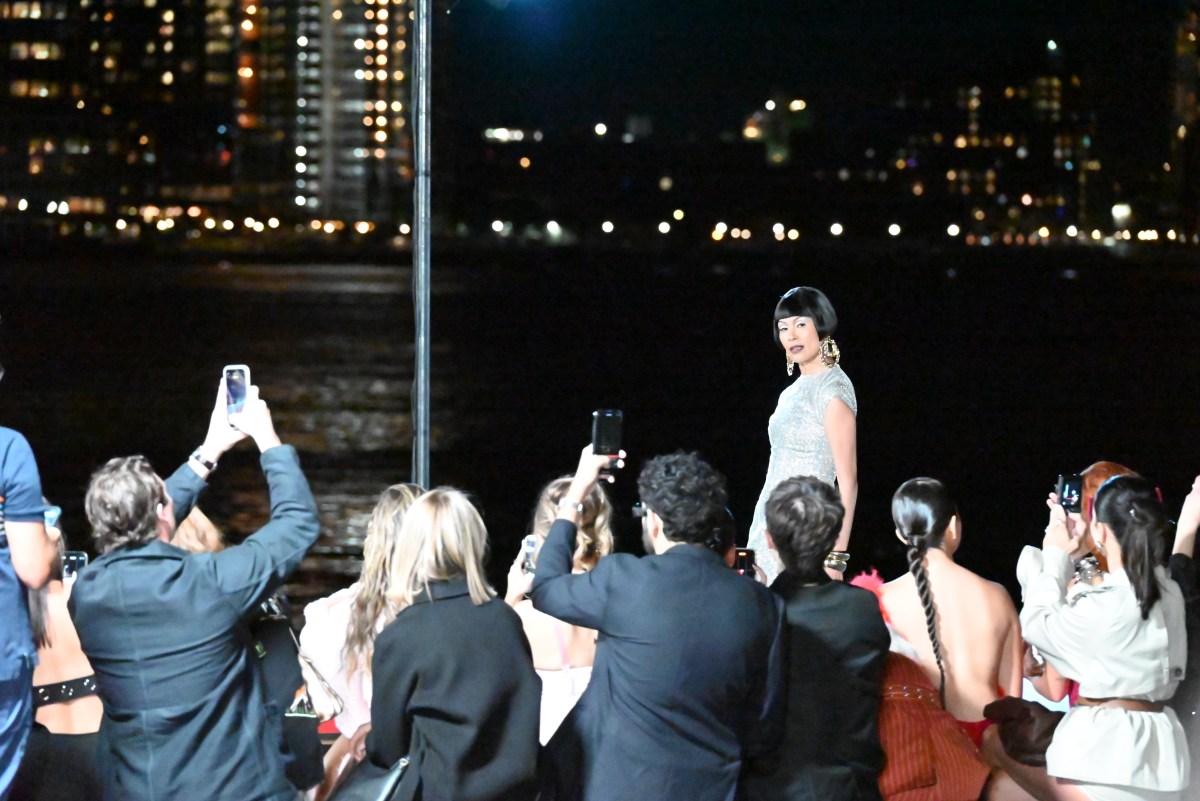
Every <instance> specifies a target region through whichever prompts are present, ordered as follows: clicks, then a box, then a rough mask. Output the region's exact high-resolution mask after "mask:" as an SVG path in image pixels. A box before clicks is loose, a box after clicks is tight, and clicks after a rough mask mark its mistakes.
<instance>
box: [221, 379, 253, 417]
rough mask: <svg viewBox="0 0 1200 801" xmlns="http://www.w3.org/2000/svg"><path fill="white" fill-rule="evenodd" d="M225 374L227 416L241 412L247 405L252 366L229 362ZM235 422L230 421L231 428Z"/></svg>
mask: <svg viewBox="0 0 1200 801" xmlns="http://www.w3.org/2000/svg"><path fill="white" fill-rule="evenodd" d="M223 372H224V375H225V416H226V417H228V416H229V415H231V414H233V413H234V412H240V411H241V410H242V409H244V408H245V406H246V390H247V389H249V387H250V368H249V367H247V366H246V365H244V364H227V365H225V368H224V370H223ZM232 427H233V424H232V423H230V428H232Z"/></svg>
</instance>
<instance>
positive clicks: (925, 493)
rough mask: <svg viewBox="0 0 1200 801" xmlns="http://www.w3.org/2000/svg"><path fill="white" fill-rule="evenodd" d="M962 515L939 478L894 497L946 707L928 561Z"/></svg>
mask: <svg viewBox="0 0 1200 801" xmlns="http://www.w3.org/2000/svg"><path fill="white" fill-rule="evenodd" d="M956 514H958V507H957V506H956V505H955V504H954V501H953V500H952V499H951V498H950V493H949V492H948V491H947V490H946V486H945V485H944V484H942V482H940V481H938V480H937V479H935V478H913V479H909V480H908V481H905V482H904V483H903V484H901V485H900V489H898V490H896V494H895V495H893V496H892V520H893V522H895V524H896V531H897V533H899V534H900V536H901V537H903V538H904V541H905V542H906V543H908V570H909V572H910V573H912V574H913V578H914V579H915V580H916V583H917V594H918V595H919V596H920V598H921V606H922V607H923V608H924V609H925V627H926V630H927V631H928V632H929V642H930V644H931V645H932V646H933V658H934V659H935V660H936V661H937V667H938V674H939V675H940V676H941V684H940V686H939V687H938V694H939V696H940V697H941V700H942V706H943V707H945V706H946V669H945V666H944V665H943V664H942V659H943V654H942V641H941V639H940V638H939V637H938V633H937V606H936V605H935V604H934V601H933V588H932V587H931V586H930V585H929V571H928V570H927V569H926V566H925V557H926V555H927V554H928V553H929V549H930V548H937V547H939V546H940V545H941V544H942V540H943V539H945V536H946V529H947V528H949V527H950V521H951V520H952V519H953V518H954V516H955V515H956Z"/></svg>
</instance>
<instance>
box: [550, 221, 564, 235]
mask: <svg viewBox="0 0 1200 801" xmlns="http://www.w3.org/2000/svg"><path fill="white" fill-rule="evenodd" d="M546 233H548V234H550V236H551V237H555V238H557V237H560V236H562V226H561V225H559V224H558V223H557V222H555V221H554V220H551V221H550V222H548V223H546Z"/></svg>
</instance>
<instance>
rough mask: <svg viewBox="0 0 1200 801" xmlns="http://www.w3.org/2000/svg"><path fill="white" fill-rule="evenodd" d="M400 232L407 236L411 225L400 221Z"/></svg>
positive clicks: (502, 225)
mask: <svg viewBox="0 0 1200 801" xmlns="http://www.w3.org/2000/svg"><path fill="white" fill-rule="evenodd" d="M500 227H501V228H503V227H504V224H503V223H501V225H500ZM400 233H401V234H403V235H404V236H408V235H409V234H410V233H412V226H411V225H409V224H408V223H400Z"/></svg>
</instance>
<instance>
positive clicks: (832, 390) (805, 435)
mask: <svg viewBox="0 0 1200 801" xmlns="http://www.w3.org/2000/svg"><path fill="white" fill-rule="evenodd" d="M835 398H837V399H838V400H841V401H842V402H844V403H845V404H846V405H847V406H849V407H850V411H851V412H853V413H854V414H855V416H857V415H858V399H857V398H856V397H855V395H854V384H852V383H850V378H849V377H848V376H847V375H846V373H845V372H844V371H843V370H842V368H841V367H839V366H836V365H835V366H834V367H832V368H830V369H829V370H826V371H825V372H823V373H817V374H815V375H802V376H800V377H799V378H798V379H796V381H795V382H794V383H793V384H792V385H791V386H789V387H788V388H787V389H785V390H784V391H783V392H781V393H780V394H779V405H778V406H776V407H775V413H774V414H772V415H771V419H770V421H768V423H767V434H768V435H769V436H770V438H771V461H770V463H769V464H768V465H767V480H766V481H765V482H764V483H763V488H762V493H761V494H759V496H758V503H757V504H756V505H755V507H754V519H753V520H751V521H750V539H749V541H748V542H747V543H746V546H747V547H748V548H753V549H754V556H755V560H756V561H757V563H758V564H759V566H761V567H762V569H763V572H765V573H766V574H767V582H768V583H770V582H772V581H774V580H775V577H776V576H778V575H779V573H780V572H781V571H782V570H783V565H782V564H780V562H779V557H778V556H776V554H775V552H774V551H772V550H770V549H769V548H767V537H766V531H767V512H766V505H767V498H768V497H770V495H771V491H772V490H774V489H775V487H776V486H778V484H779V482H781V481H783V480H785V479H789V478H791V477H792V476H816V477H817V478H819V479H821V480H822V481H824V482H826V483H828V484H833V483H835V480H836V478H837V471H836V470H835V469H834V466H833V453H832V452H831V451H830V449H829V440H828V438H826V436H825V408H826V407H827V406H828V405H829V402H830V401H832V400H833V399H835Z"/></svg>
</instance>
